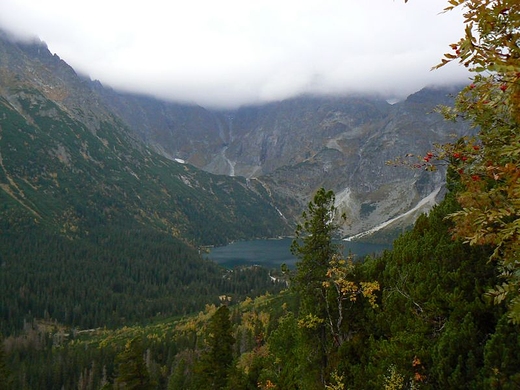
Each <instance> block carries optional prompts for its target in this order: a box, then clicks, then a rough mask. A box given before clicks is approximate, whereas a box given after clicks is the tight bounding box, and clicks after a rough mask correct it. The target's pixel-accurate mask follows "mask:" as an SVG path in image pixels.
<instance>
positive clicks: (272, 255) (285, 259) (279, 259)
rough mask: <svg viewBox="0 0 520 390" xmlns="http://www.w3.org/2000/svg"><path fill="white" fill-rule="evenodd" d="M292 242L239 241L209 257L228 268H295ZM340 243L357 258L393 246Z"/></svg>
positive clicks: (286, 239) (215, 249) (223, 247)
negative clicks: (285, 266)
mask: <svg viewBox="0 0 520 390" xmlns="http://www.w3.org/2000/svg"><path fill="white" fill-rule="evenodd" d="M291 243H292V239H291V238H282V239H279V240H254V241H239V242H235V243H232V244H229V245H226V246H222V247H217V248H212V249H211V251H210V253H209V254H208V257H209V259H211V260H213V261H215V262H217V263H218V264H220V265H222V266H224V267H228V268H233V267H235V266H237V265H254V264H258V265H261V266H264V267H267V268H277V269H278V268H280V266H281V265H282V264H284V263H285V264H287V266H289V267H290V268H293V267H294V266H295V263H296V258H295V257H294V256H293V255H292V254H291V251H290V248H291ZM339 243H340V244H341V245H342V246H343V248H344V253H345V255H348V254H349V253H352V254H353V255H354V256H355V257H354V258H355V259H362V258H363V257H365V256H366V255H371V254H374V253H380V252H382V251H383V250H385V249H389V248H390V247H391V246H390V245H381V244H369V243H361V242H347V241H340V242H339Z"/></svg>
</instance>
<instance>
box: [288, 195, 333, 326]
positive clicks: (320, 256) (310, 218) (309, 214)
mask: <svg viewBox="0 0 520 390" xmlns="http://www.w3.org/2000/svg"><path fill="white" fill-rule="evenodd" d="M335 199H336V198H335V195H334V192H333V191H326V190H325V189H324V188H320V189H319V190H318V191H317V192H316V194H315V195H314V198H313V200H312V201H311V202H309V205H308V210H307V211H304V212H303V214H302V219H303V222H302V223H301V224H298V226H297V227H296V231H295V235H296V238H295V239H294V241H293V243H292V245H291V252H292V253H293V255H295V256H296V257H297V258H298V260H299V261H298V262H297V263H296V275H295V276H294V278H293V280H292V282H293V286H294V288H295V289H296V290H297V291H298V292H299V293H300V295H301V297H300V298H301V314H303V315H307V314H315V315H317V316H320V315H322V313H323V310H324V303H323V298H322V297H323V296H324V294H323V289H324V287H323V281H324V279H325V275H326V273H327V270H328V268H329V265H330V261H331V260H332V258H333V256H334V255H335V254H338V252H339V246H338V245H337V244H335V243H334V241H333V237H334V235H335V234H336V233H337V232H338V229H339V226H338V224H337V223H336V222H335V219H336V213H337V210H336V207H335V206H334V202H335ZM321 318H323V317H321Z"/></svg>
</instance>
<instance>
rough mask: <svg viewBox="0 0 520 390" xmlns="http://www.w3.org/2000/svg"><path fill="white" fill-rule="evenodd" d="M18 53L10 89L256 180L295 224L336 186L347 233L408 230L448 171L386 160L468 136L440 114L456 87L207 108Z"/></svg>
mask: <svg viewBox="0 0 520 390" xmlns="http://www.w3.org/2000/svg"><path fill="white" fill-rule="evenodd" d="M0 38H2V37H0ZM4 39H5V37H4ZM0 41H1V39H0ZM19 47H21V48H22V50H23V51H24V53H25V55H26V57H25V58H26V59H25V60H24V59H23V58H24V57H20V56H19V55H18V56H17V55H15V54H13V53H11V52H10V50H13V49H12V47H11V46H10V45H9V44H5V45H0V72H1V74H0V76H2V79H3V80H4V83H9V78H10V77H14V76H13V75H15V74H22V73H23V74H24V75H25V76H24V77H26V78H27V80H28V81H27V83H28V84H31V83H32V84H33V85H37V87H38V89H39V90H41V91H43V93H44V94H45V96H46V97H47V98H48V99H51V100H52V101H54V102H56V104H58V105H59V107H60V108H62V109H63V110H66V111H67V112H68V113H69V114H70V115H71V116H72V117H74V118H77V119H78V120H81V121H82V123H84V124H85V125H86V126H87V127H88V128H89V129H91V131H92V132H93V133H95V132H96V129H97V128H99V122H100V121H101V120H104V119H106V120H108V119H110V120H115V121H118V123H121V124H122V125H123V127H125V128H126V129H128V130H129V134H132V136H133V137H134V138H135V141H136V146H137V144H141V145H142V144H145V145H147V146H148V147H152V148H154V149H155V150H156V151H157V152H159V153H160V154H162V155H163V156H166V157H168V158H169V159H171V160H176V159H177V160H183V161H186V162H187V163H189V164H191V165H194V166H195V167H198V168H201V169H203V170H205V171H207V172H210V173H213V174H218V175H228V176H243V177H245V178H247V179H249V180H250V181H252V180H254V181H255V182H254V183H255V184H261V185H263V187H264V188H265V189H266V190H267V191H268V193H270V196H271V201H272V202H273V204H274V205H276V207H277V208H278V210H279V211H280V212H281V213H282V214H283V215H284V217H285V218H286V219H288V220H289V221H295V220H297V219H298V217H299V216H300V214H301V212H302V210H304V209H305V208H306V204H307V202H308V201H309V200H310V199H311V198H312V196H313V194H314V193H315V191H316V190H317V189H318V188H320V187H322V186H323V187H325V188H327V189H332V190H334V191H335V192H336V195H337V203H338V207H339V208H340V209H341V210H342V211H344V212H345V213H346V215H347V217H348V223H347V224H345V226H344V233H345V234H346V235H354V234H357V233H360V232H363V231H366V230H369V229H372V228H374V227H376V226H378V225H380V224H382V223H385V222H386V221H388V220H391V219H392V218H395V217H398V216H400V215H403V214H406V213H408V214H406V218H402V219H401V220H400V221H401V223H402V224H404V225H406V224H410V223H411V222H412V221H413V220H414V218H415V216H416V212H420V211H424V210H426V209H427V208H428V207H431V205H432V204H433V201H430V200H431V199H430V198H432V196H433V195H432V194H437V197H439V196H442V194H443V192H442V191H440V188H441V187H442V186H443V183H444V172H443V171H442V170H440V171H438V172H434V173H432V172H424V171H421V170H412V169H405V168H395V167H391V166H388V165H387V164H386V162H387V161H389V160H393V159H395V158H396V157H397V156H404V155H405V154H407V153H413V154H419V155H424V154H425V153H426V152H427V151H428V150H430V149H432V147H433V145H434V144H435V143H444V142H450V141H453V140H454V139H455V138H454V137H460V136H461V135H464V134H467V133H469V132H470V129H468V127H467V125H465V124H464V123H451V122H446V121H445V120H444V119H443V118H442V117H441V116H440V115H439V114H437V113H434V108H435V107H436V106H437V105H439V104H444V105H450V104H451V103H452V98H451V97H450V94H451V95H454V94H456V92H457V88H452V89H449V88H425V89H423V90H421V91H419V92H417V93H415V94H413V95H411V96H409V97H408V98H407V99H406V100H405V101H402V102H399V103H396V104H393V105H391V104H389V103H387V102H386V101H385V100H384V99H382V98H380V97H375V96H345V97H316V96H314V97H313V96H302V97H298V98H293V99H289V100H286V101H281V102H273V103H270V104H266V105H262V106H252V107H242V108H239V109H237V110H234V111H210V110H207V109H205V108H203V107H200V106H196V105H192V106H189V105H182V104H177V103H173V102H165V101H159V100H157V99H155V98H153V97H147V96H140V95H131V94H127V93H119V92H117V91H114V90H111V89H109V88H105V87H103V86H102V85H101V84H100V83H99V82H93V81H90V80H87V79H84V78H81V77H78V75H76V73H75V72H74V70H73V69H72V68H70V67H69V66H68V65H67V64H65V63H64V62H63V61H62V60H60V59H59V57H57V56H55V55H51V54H50V53H49V51H48V50H47V48H46V46H45V45H44V44H42V43H41V42H34V43H31V44H24V45H19ZM29 57H31V58H33V57H36V58H37V59H38V61H36V62H30V61H29V60H27V58H29ZM24 61H25V62H24ZM35 64H39V65H38V66H39V67H40V68H39V69H35V68H34V67H35V66H36V65H35ZM424 199H427V200H428V201H427V202H426V201H425V202H423V203H424V205H422V204H421V201H422V200H424ZM418 205H419V206H420V207H417V206H418ZM416 208H417V210H415V209H416ZM411 210H415V211H414V212H410V211H411ZM392 226H393V227H394V228H395V227H396V226H398V225H396V224H392Z"/></svg>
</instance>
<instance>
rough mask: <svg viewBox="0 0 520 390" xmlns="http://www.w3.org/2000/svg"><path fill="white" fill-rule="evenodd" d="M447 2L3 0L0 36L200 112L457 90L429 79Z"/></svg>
mask: <svg viewBox="0 0 520 390" xmlns="http://www.w3.org/2000/svg"><path fill="white" fill-rule="evenodd" d="M446 5H447V0H410V1H409V3H407V4H404V0H337V1H336V0H312V1H310V0H252V1H251V0H184V1H177V0H147V1H143V0H135V1H134V0H124V1H123V0H88V1H87V0H1V1H0V27H2V28H4V29H6V30H8V31H11V32H14V33H15V34H19V35H22V36H24V37H29V36H37V37H39V38H40V39H41V40H43V41H44V42H46V43H47V45H48V47H49V50H50V51H51V52H53V53H56V54H58V55H59V56H60V57H61V58H62V59H64V60H65V61H66V62H67V63H68V64H69V65H71V66H72V67H73V68H74V69H75V70H76V71H78V72H80V73H83V74H86V75H88V76H90V77H91V78H92V79H97V80H100V81H101V82H102V83H103V84H104V85H107V86H111V87H114V88H117V89H124V90H128V91H136V92H144V93H149V94H153V95H155V96H158V97H161V98H167V99H172V100H181V101H189V102H194V103H197V104H200V105H203V106H227V107H231V106H237V105H242V104H251V103H253V104H256V103H262V102H267V101H272V100H281V99H284V98H288V97H291V96H294V95H297V94H301V93H332V94H345V93H349V92H362V91H367V92H378V93H381V94H383V95H385V96H386V97H389V98H390V97H397V98H402V97H404V96H406V95H408V94H410V93H413V92H415V91H417V90H419V89H421V88H422V87H424V86H427V85H434V84H449V83H458V82H465V81H467V80H468V74H467V73H466V72H465V70H464V68H463V67H461V66H459V65H457V64H450V65H449V66H447V67H445V68H442V69H440V70H436V71H430V68H431V67H432V66H433V65H436V64H437V63H438V62H439V60H440V58H441V57H442V54H443V53H445V52H448V51H449V50H450V49H449V47H448V45H449V44H450V43H453V42H456V41H458V39H459V38H460V37H461V36H462V32H463V25H462V17H461V16H460V14H459V13H454V12H450V13H442V10H443V8H444V7H445V6H446Z"/></svg>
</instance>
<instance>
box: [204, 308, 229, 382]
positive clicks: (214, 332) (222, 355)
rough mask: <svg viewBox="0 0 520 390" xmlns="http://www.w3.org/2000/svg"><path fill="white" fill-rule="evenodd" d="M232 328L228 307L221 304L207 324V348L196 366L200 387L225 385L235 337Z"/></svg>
mask: <svg viewBox="0 0 520 390" xmlns="http://www.w3.org/2000/svg"><path fill="white" fill-rule="evenodd" d="M232 330H233V329H232V326H231V319H230V313H229V309H228V307H227V306H226V305H223V306H221V307H219V308H218V310H217V311H216V312H215V314H213V316H212V317H211V319H210V321H209V324H208V338H207V343H208V349H207V350H206V351H205V352H204V353H203V355H202V357H201V360H200V362H199V364H198V367H197V376H198V382H199V384H200V387H202V388H205V389H224V388H225V387H226V385H227V382H228V378H229V373H230V369H231V365H232V363H233V344H234V343H235V339H234V337H233V334H232Z"/></svg>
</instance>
